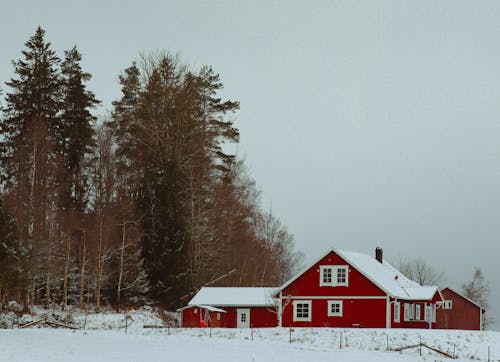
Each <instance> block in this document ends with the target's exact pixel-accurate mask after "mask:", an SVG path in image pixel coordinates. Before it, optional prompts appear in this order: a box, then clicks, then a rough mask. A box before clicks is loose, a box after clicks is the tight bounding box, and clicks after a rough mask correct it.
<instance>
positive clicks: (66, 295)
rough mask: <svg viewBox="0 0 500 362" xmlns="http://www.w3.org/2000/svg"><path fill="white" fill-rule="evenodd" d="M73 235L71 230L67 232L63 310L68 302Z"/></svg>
mask: <svg viewBox="0 0 500 362" xmlns="http://www.w3.org/2000/svg"><path fill="white" fill-rule="evenodd" d="M70 249H71V237H70V234H69V232H68V233H67V234H66V258H65V261H64V282H63V304H62V310H64V309H66V305H67V304H68V272H69V257H70V254H71V250H70Z"/></svg>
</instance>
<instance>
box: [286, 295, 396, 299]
mask: <svg viewBox="0 0 500 362" xmlns="http://www.w3.org/2000/svg"><path fill="white" fill-rule="evenodd" d="M386 298H387V297H386V296H373V297H370V296H338V295H318V296H313V295H288V296H283V297H281V299H282V300H287V299H332V300H333V299H386Z"/></svg>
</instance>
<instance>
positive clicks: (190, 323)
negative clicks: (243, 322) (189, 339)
mask: <svg viewBox="0 0 500 362" xmlns="http://www.w3.org/2000/svg"><path fill="white" fill-rule="evenodd" d="M206 313H209V314H210V320H209V322H208V325H207V327H210V326H212V327H225V325H226V323H227V313H218V312H208V311H207V310H205V309H201V308H199V307H191V308H186V309H183V310H182V326H183V327H185V328H200V321H201V320H205V318H206V315H205V314H206ZM217 315H219V319H218V318H217Z"/></svg>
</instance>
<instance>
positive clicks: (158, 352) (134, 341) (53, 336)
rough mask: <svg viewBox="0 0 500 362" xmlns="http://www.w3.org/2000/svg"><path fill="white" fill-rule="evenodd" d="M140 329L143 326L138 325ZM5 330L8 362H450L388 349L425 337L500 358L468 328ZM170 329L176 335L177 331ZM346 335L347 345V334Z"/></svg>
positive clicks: (491, 339) (475, 356) (464, 354)
mask: <svg viewBox="0 0 500 362" xmlns="http://www.w3.org/2000/svg"><path fill="white" fill-rule="evenodd" d="M136 327H137V328H136ZM136 327H134V326H133V325H132V328H131V329H129V330H128V334H125V331H124V329H121V330H107V331H103V330H87V331H83V330H78V331H69V330H61V329H59V330H54V329H48V328H36V329H11V330H0V345H1V348H0V361H51V362H52V361H68V360H70V361H72V362H80V361H160V360H168V361H179V362H184V361H186V362H187V361H208V362H211V361H238V362H239V361H249V362H250V361H252V362H259V361H266V362H267V361H275V362H281V361H283V362H285V361H287V362H290V361H344V362H352V361H387V362H392V361H394V362H396V361H402V362H403V361H447V360H449V359H448V358H446V357H444V356H440V355H438V354H436V353H435V352H430V351H426V350H423V351H422V356H420V352H419V350H418V349H413V350H407V351H404V352H388V351H386V345H387V336H389V339H390V343H391V344H392V346H393V347H395V346H402V345H408V344H413V343H416V342H418V341H419V340H420V338H422V340H423V341H424V342H426V343H428V344H430V345H432V346H435V347H439V348H441V349H443V350H447V351H449V352H452V351H453V344H455V345H456V346H455V353H456V354H458V356H459V359H458V361H471V360H476V361H478V360H480V361H487V358H488V346H490V348H491V360H492V361H498V360H500V333H498V332H463V331H414V330H399V331H397V330H391V331H386V330H381V329H380V330H359V329H347V330H346V329H342V330H339V329H330V328H321V329H310V328H300V329H299V328H296V329H295V330H294V331H293V332H292V343H291V344H290V343H289V330H288V329H284V328H283V329H279V328H273V329H257V330H254V331H253V340H252V333H251V331H250V330H235V329H213V330H212V337H210V330H208V329H204V330H202V329H171V330H166V329H143V328H142V326H141V328H138V327H139V326H136ZM169 333H170V334H169ZM341 333H342V341H343V342H342V343H343V345H342V349H340V335H341Z"/></svg>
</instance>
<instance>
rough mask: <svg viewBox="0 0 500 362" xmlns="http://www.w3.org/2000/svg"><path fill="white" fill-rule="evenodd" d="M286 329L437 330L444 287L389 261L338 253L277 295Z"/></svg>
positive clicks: (379, 254) (280, 321)
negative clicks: (421, 282)
mask: <svg viewBox="0 0 500 362" xmlns="http://www.w3.org/2000/svg"><path fill="white" fill-rule="evenodd" d="M276 297H277V298H278V299H279V300H280V303H278V305H279V310H278V317H279V319H278V325H279V326H283V327H288V326H294V327H361V328H435V327H436V303H437V302H438V301H442V298H441V295H440V293H439V291H438V288H437V287H435V286H420V285H418V284H417V283H416V282H414V281H412V280H409V279H408V278H406V277H405V276H404V275H402V274H401V273H400V272H399V271H397V270H396V269H395V268H394V267H393V266H391V265H390V264H389V263H387V262H385V261H384V260H383V256H382V249H380V248H377V250H376V258H373V257H372V256H370V255H366V254H360V253H355V252H350V251H342V250H336V249H332V250H330V251H328V252H327V253H326V254H325V255H323V256H322V257H321V258H319V259H318V260H317V261H316V262H314V263H313V264H312V265H311V266H310V267H308V268H307V269H305V270H304V271H303V272H301V273H299V274H297V275H296V276H295V277H293V278H292V279H290V280H289V281H288V282H286V283H285V284H284V285H283V286H281V287H280V288H279V289H278V291H277V292H276Z"/></svg>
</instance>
